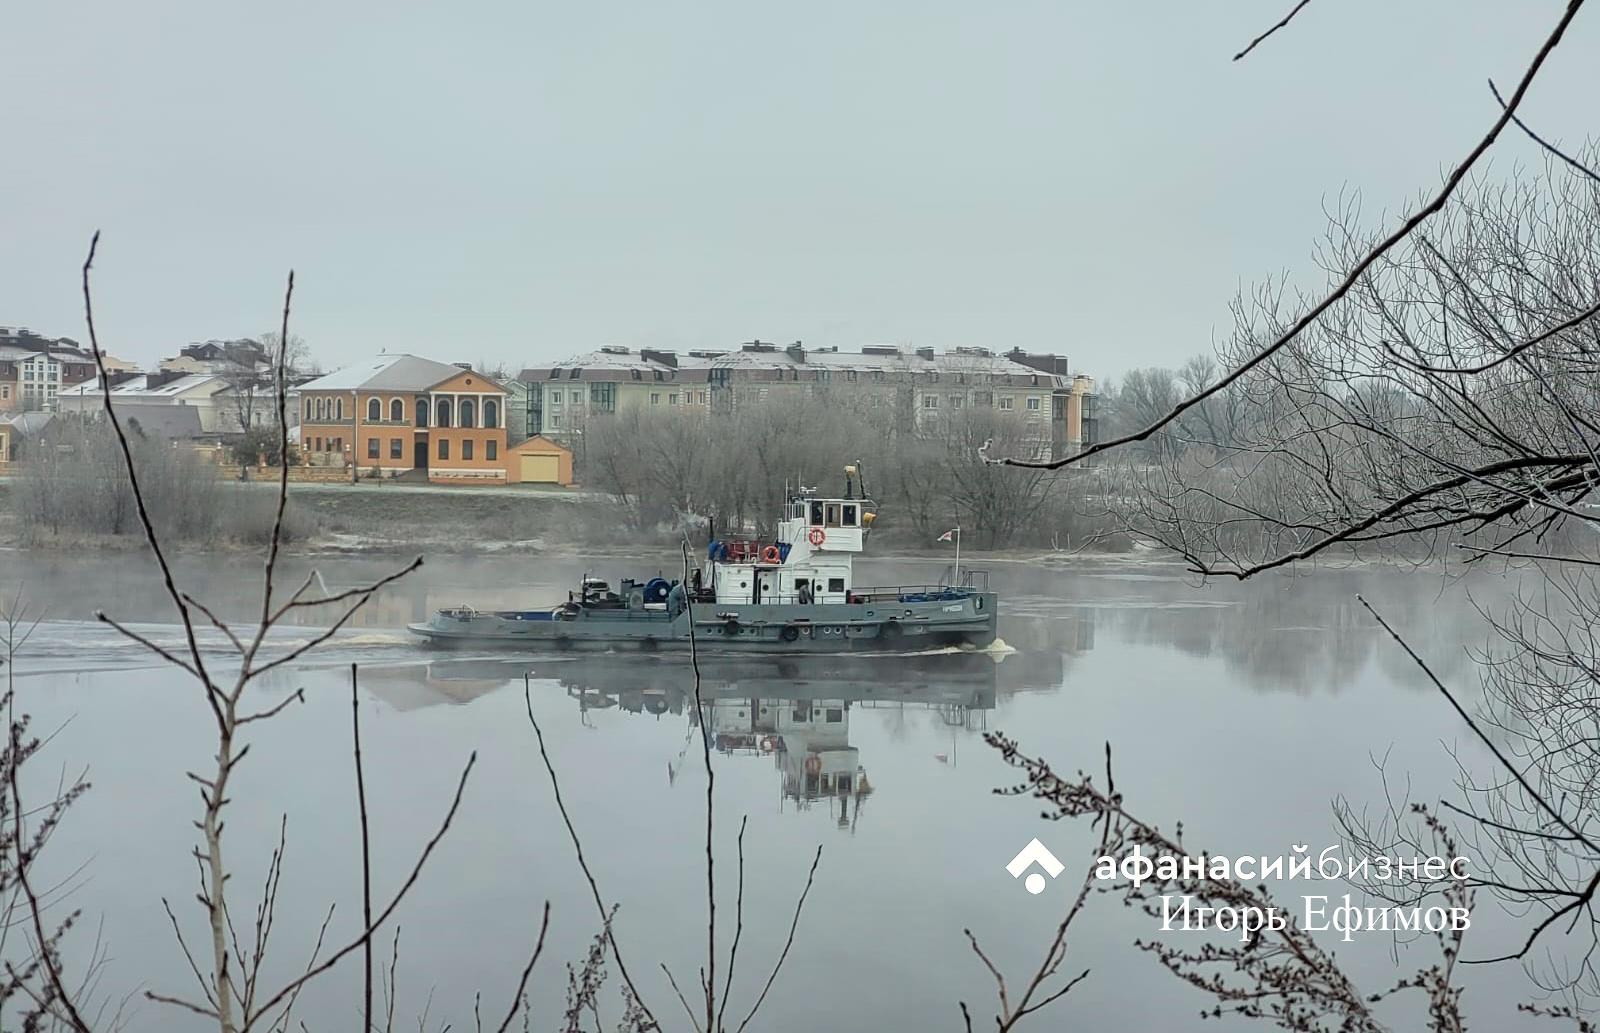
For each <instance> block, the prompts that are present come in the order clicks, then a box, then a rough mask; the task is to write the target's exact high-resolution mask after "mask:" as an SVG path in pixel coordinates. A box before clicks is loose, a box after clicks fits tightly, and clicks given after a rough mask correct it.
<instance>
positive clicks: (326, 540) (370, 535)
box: [0, 482, 1148, 560]
mask: <svg viewBox="0 0 1600 1033" xmlns="http://www.w3.org/2000/svg"><path fill="white" fill-rule="evenodd" d="M219 490H220V491H221V493H222V495H221V499H220V503H221V504H223V505H227V506H229V507H230V510H231V512H233V513H235V514H237V515H236V516H235V517H234V518H233V519H232V520H228V521H223V522H222V523H221V528H220V531H219V533H218V534H216V535H214V536H211V537H208V538H206V539H204V540H191V541H187V542H179V543H175V545H176V547H177V548H179V549H181V550H182V551H185V552H237V551H246V550H251V549H255V548H258V547H259V546H260V545H261V544H263V543H264V541H265V536H266V534H267V532H268V531H269V530H270V526H271V524H270V521H271V514H272V505H271V502H272V492H273V491H275V490H276V485H275V484H271V483H268V482H252V483H249V484H238V483H232V484H225V485H222V486H219ZM13 491H14V489H13V486H12V484H10V483H5V482H0V547H11V548H22V549H39V550H47V551H78V550H105V551H118V550H131V549H141V548H143V547H144V539H143V536H142V535H141V534H140V533H138V527H137V524H136V523H133V522H131V521H130V523H129V525H128V529H127V531H126V532H125V533H122V534H83V533H77V532H75V531H73V530H72V529H70V528H66V527H63V528H59V529H56V530H54V531H51V530H46V529H42V528H39V527H26V526H24V523H23V518H22V517H21V516H20V515H19V513H18V512H17V505H16V502H15V498H14V494H13ZM883 525H884V526H880V527H879V528H878V529H876V530H875V531H874V547H873V550H872V555H873V556H874V557H877V558H887V557H889V556H909V557H926V556H935V555H946V554H949V553H951V548H950V546H949V545H948V544H942V545H941V544H938V543H936V542H934V541H933V540H932V539H933V538H934V537H935V536H933V535H926V534H917V533H915V531H914V529H912V528H910V527H902V526H898V525H897V524H896V523H895V521H893V519H892V515H891V517H890V518H889V519H886V520H884V521H883ZM285 527H286V530H287V541H286V543H285V548H286V549H287V550H288V551H289V552H292V553H311V554H330V553H331V554H350V555H361V554H369V553H370V554H378V555H381V554H389V553H410V554H414V553H417V552H419V551H420V552H424V553H430V554H438V553H446V554H494V553H501V552H508V551H516V552H525V553H528V552H531V553H538V552H563V553H565V552H572V551H574V550H578V551H583V550H591V549H615V548H626V549H628V550H630V551H636V550H640V549H660V550H663V551H667V550H672V551H675V550H676V548H677V546H678V543H679V542H680V541H681V531H679V530H676V529H673V528H668V527H659V528H654V529H651V530H646V531H640V530H638V529H636V528H634V527H632V526H631V524H630V522H629V521H628V520H627V519H626V516H625V515H624V514H622V513H621V511H620V509H619V507H618V506H617V504H616V503H615V502H613V501H612V500H611V499H610V498H609V497H608V496H606V495H604V494H601V493H596V492H583V491H573V490H568V489H550V488H543V487H533V486H528V487H522V486H515V487H508V488H499V489H497V488H482V487H461V488H458V487H439V486H433V485H401V484H385V483H377V484H374V483H364V484H359V485H348V484H323V483H316V482H305V483H294V484H291V485H290V486H289V508H288V511H287V513H286V521H285ZM969 544H970V543H969ZM963 555H964V556H971V557H972V558H973V559H974V560H976V559H978V558H980V557H983V558H985V559H995V560H1006V559H1019V560H1020V559H1027V560H1031V559H1033V558H1036V557H1039V556H1041V555H1043V556H1050V557H1055V558H1066V557H1071V556H1074V555H1093V556H1096V557H1101V558H1105V557H1110V556H1126V557H1129V558H1134V557H1139V558H1148V556H1146V555H1144V550H1135V549H1134V548H1133V545H1132V543H1131V542H1130V541H1129V540H1127V538H1126V537H1125V536H1122V535H1116V536H1113V537H1112V538H1111V539H1108V540H1106V541H1103V542H1097V543H1094V544H1093V546H1092V547H1091V548H1089V549H1086V550H1083V551H1082V552H1075V551H1074V550H1071V549H1061V550H1050V549H1039V548H1018V549H1011V550H1003V551H999V552H995V553H984V552H982V551H981V550H978V549H975V548H964V549H963Z"/></svg>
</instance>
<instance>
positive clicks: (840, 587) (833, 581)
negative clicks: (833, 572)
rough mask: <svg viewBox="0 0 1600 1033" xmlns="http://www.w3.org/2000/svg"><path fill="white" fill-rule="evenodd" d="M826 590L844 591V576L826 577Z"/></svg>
mask: <svg viewBox="0 0 1600 1033" xmlns="http://www.w3.org/2000/svg"><path fill="white" fill-rule="evenodd" d="M828 591H830V592H843V591H844V578H842V577H830V578H829V579H828Z"/></svg>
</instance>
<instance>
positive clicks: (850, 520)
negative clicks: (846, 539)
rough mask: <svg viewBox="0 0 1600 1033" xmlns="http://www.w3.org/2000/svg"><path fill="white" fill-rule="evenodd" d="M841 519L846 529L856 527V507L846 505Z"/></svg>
mask: <svg viewBox="0 0 1600 1033" xmlns="http://www.w3.org/2000/svg"><path fill="white" fill-rule="evenodd" d="M840 519H841V522H842V523H843V524H844V526H846V527H854V526H856V507H855V506H852V505H850V504H848V503H846V504H845V507H844V511H843V513H842V514H841V517H840Z"/></svg>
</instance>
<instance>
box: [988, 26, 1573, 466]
mask: <svg viewBox="0 0 1600 1033" xmlns="http://www.w3.org/2000/svg"><path fill="white" fill-rule="evenodd" d="M1583 4H1584V0H1568V4H1567V9H1566V11H1565V13H1563V14H1562V16H1561V18H1560V20H1559V21H1558V22H1557V23H1556V26H1555V28H1554V29H1553V30H1552V31H1551V32H1550V35H1549V36H1548V37H1546V39H1545V41H1544V43H1543V44H1542V45H1541V46H1540V47H1539V50H1538V52H1537V53H1536V54H1535V55H1534V57H1533V60H1532V62H1531V63H1530V64H1529V65H1528V68H1527V70H1526V71H1525V72H1524V73H1523V75H1522V78H1521V80H1519V81H1518V83H1517V88H1516V90H1515V91H1514V92H1513V93H1512V94H1511V99H1510V100H1509V101H1508V102H1506V104H1505V107H1504V110H1502V111H1501V113H1500V117H1498V118H1497V119H1495V121H1494V123H1493V124H1492V125H1491V126H1490V127H1489V130H1488V132H1486V133H1485V134H1484V135H1483V137H1482V138H1481V139H1480V140H1479V141H1478V142H1477V144H1476V145H1475V146H1473V148H1472V149H1471V150H1470V151H1468V152H1467V155H1466V157H1465V158H1463V159H1462V160H1461V162H1460V163H1459V164H1458V165H1456V167H1455V168H1454V169H1453V170H1452V171H1451V172H1450V175H1449V176H1448V177H1447V178H1446V179H1445V182H1444V185H1443V186H1442V187H1441V188H1440V189H1439V191H1438V192H1437V193H1436V194H1434V196H1433V198H1432V199H1431V200H1430V201H1428V203H1427V204H1425V205H1423V206H1422V207H1421V208H1420V209H1418V210H1417V211H1416V212H1415V213H1414V214H1413V215H1411V216H1410V217H1409V218H1407V219H1406V220H1405V221H1404V222H1403V223H1401V224H1400V226H1399V227H1398V228H1397V229H1396V230H1395V231H1394V232H1393V233H1391V234H1389V236H1387V237H1385V238H1384V239H1383V240H1382V241H1380V242H1379V244H1378V245H1377V246H1376V247H1374V248H1373V249H1372V250H1370V251H1368V252H1367V253H1366V255H1365V256H1363V257H1362V258H1361V259H1360V261H1358V262H1356V264H1355V265H1353V266H1352V267H1351V268H1350V270H1349V272H1347V273H1346V274H1345V276H1344V278H1343V279H1342V280H1340V282H1339V284H1338V285H1337V286H1336V287H1335V288H1334V289H1333V290H1332V291H1331V292H1329V293H1328V294H1327V295H1325V296H1324V297H1323V299H1322V300H1321V301H1319V302H1317V303H1316V304H1315V305H1313V306H1312V307H1311V308H1310V309H1308V310H1307V311H1306V312H1305V314H1304V315H1302V316H1301V317H1300V318H1299V319H1297V320H1295V322H1294V325H1292V326H1291V327H1290V328H1289V329H1288V330H1286V331H1284V333H1283V334H1281V335H1280V336H1279V337H1278V338H1277V339H1276V340H1274V341H1273V342H1272V343H1271V344H1269V345H1267V346H1266V347H1264V348H1262V349H1260V350H1258V351H1257V352H1255V354H1253V355H1252V356H1251V357H1250V358H1249V359H1247V360H1246V361H1245V362H1243V363H1241V364H1240V365H1239V366H1236V367H1235V368H1234V369H1233V370H1232V371H1230V372H1229V373H1228V374H1227V375H1226V376H1223V377H1219V378H1218V379H1217V380H1216V381H1215V382H1214V383H1213V384H1211V385H1210V386H1209V387H1206V388H1205V389H1204V390H1201V391H1197V392H1195V393H1194V394H1192V395H1190V396H1188V397H1187V398H1185V399H1183V400H1182V401H1180V402H1179V403H1177V404H1176V405H1174V406H1173V407H1172V408H1171V409H1170V410H1168V412H1167V413H1166V415H1164V416H1161V417H1159V418H1157V419H1156V420H1155V421H1154V422H1152V423H1150V424H1148V425H1147V426H1145V427H1144V428H1143V429H1141V430H1137V431H1134V432H1132V433H1129V434H1124V435H1122V436H1120V437H1117V438H1113V439H1111V440H1110V441H1102V442H1097V443H1095V444H1093V445H1090V446H1088V447H1087V448H1084V449H1082V450H1080V451H1078V452H1075V453H1073V454H1072V455H1069V456H1064V457H1062V458H1061V459H1054V460H1042V461H1035V460H1028V459H1012V458H1005V459H994V460H990V462H995V463H1003V464H1005V465H1007V466H1022V467H1032V468H1035V469H1045V470H1058V469H1060V468H1062V467H1064V466H1070V465H1072V464H1074V463H1081V462H1083V461H1084V460H1085V459H1088V458H1089V457H1090V456H1093V455H1098V454H1099V453H1101V452H1105V451H1108V450H1110V449H1113V448H1118V447H1120V446H1122V445H1129V444H1133V443H1135V442H1138V441H1145V440H1147V439H1149V438H1150V437H1152V436H1154V435H1155V434H1156V433H1158V432H1159V431H1160V430H1161V429H1162V428H1163V427H1166V426H1167V425H1169V424H1171V423H1172V422H1173V421H1174V420H1176V419H1177V418H1178V417H1180V416H1182V415H1183V414H1184V413H1185V412H1187V411H1188V410H1189V409H1191V408H1193V407H1194V406H1196V405H1199V404H1200V403H1201V402H1203V401H1205V400H1206V399H1207V398H1210V397H1211V396H1213V395H1215V394H1218V393H1219V392H1221V391H1224V390H1226V389H1227V388H1228V387H1229V386H1230V385H1232V384H1233V383H1235V382H1236V381H1238V380H1239V379H1240V378H1241V377H1243V376H1244V375H1245V374H1246V373H1249V372H1250V371H1251V370H1253V369H1255V368H1256V367H1257V366H1259V365H1261V364H1262V363H1264V362H1266V361H1267V360H1268V359H1270V358H1271V357H1272V356H1273V355H1275V354H1277V353H1278V352H1279V351H1280V350H1282V349H1283V348H1284V346H1286V345H1288V344H1289V343H1290V342H1291V341H1294V340H1295V339H1296V338H1298V337H1299V336H1300V334H1301V333H1303V332H1304V331H1305V329H1306V328H1307V327H1309V326H1310V325H1311V324H1312V323H1315V322H1316V321H1317V320H1318V319H1320V318H1321V317H1322V314H1323V313H1324V312H1326V311H1328V309H1330V308H1332V307H1333V306H1334V304H1335V303H1337V302H1338V301H1339V300H1340V299H1341V298H1343V297H1344V296H1345V295H1346V294H1348V293H1350V290H1351V288H1353V287H1354V286H1355V285H1356V283H1357V282H1359V281H1360V279H1361V277H1362V276H1363V275H1364V274H1365V273H1366V271H1367V270H1368V269H1369V268H1370V267H1371V266H1372V265H1373V263H1375V262H1377V260H1378V259H1380V258H1382V257H1383V256H1384V255H1385V254H1387V253H1388V252H1389V251H1390V250H1391V249H1392V248H1394V247H1395V245H1397V244H1399V243H1400V242H1401V241H1402V240H1404V239H1405V238H1406V237H1408V236H1410V235H1411V233H1412V231H1413V230H1415V229H1416V228H1417V227H1418V226H1420V225H1422V223H1424V222H1426V221H1427V220H1428V219H1429V218H1431V217H1432V216H1433V215H1435V214H1437V213H1438V212H1439V211H1440V210H1441V209H1443V208H1444V206H1445V202H1447V201H1448V200H1449V199H1450V197H1451V195H1453V194H1454V193H1455V191H1456V188H1457V187H1458V186H1460V185H1461V183H1462V181H1464V180H1465V179H1466V176H1467V173H1468V172H1470V171H1471V170H1472V167H1473V166H1474V165H1476V164H1477V162H1478V159H1479V158H1481V157H1483V155H1484V153H1485V152H1487V151H1488V150H1489V148H1490V147H1491V146H1492V145H1493V144H1494V142H1495V141H1496V140H1497V139H1499V137H1500V133H1501V132H1502V131H1503V130H1504V129H1505V127H1506V126H1507V125H1509V124H1510V122H1511V119H1512V117H1513V115H1514V114H1515V112H1516V110H1517V108H1518V106H1519V105H1521V103H1522V100H1523V98H1524V97H1525V96H1526V95H1527V93H1528V89H1529V87H1531V86H1532V85H1533V81H1534V79H1535V78H1536V77H1537V76H1538V74H1539V71H1540V69H1542V68H1543V67H1544V63H1545V60H1546V59H1547V58H1548V57H1549V56H1550V53H1551V52H1552V51H1553V50H1555V48H1556V45H1557V44H1558V43H1560V42H1561V37H1562V36H1563V35H1565V33H1566V31H1567V26H1569V25H1570V24H1572V19H1573V18H1574V17H1575V16H1576V15H1577V13H1578V10H1579V8H1581V7H1582V6H1583Z"/></svg>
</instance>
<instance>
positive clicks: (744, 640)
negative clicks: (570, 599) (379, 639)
mask: <svg viewBox="0 0 1600 1033" xmlns="http://www.w3.org/2000/svg"><path fill="white" fill-rule="evenodd" d="M998 605H999V600H998V597H997V596H995V595H994V594H993V593H991V592H972V591H950V592H944V593H926V594H924V593H918V594H916V595H913V596H905V597H900V598H893V599H881V598H880V599H874V600H872V601H869V602H861V603H837V604H827V605H809V606H806V605H798V604H795V605H785V604H778V605H767V604H744V605H739V604H733V605H727V604H721V603H697V604H695V605H694V606H692V607H690V608H689V609H688V610H686V611H684V612H683V613H679V614H677V615H676V616H669V615H668V614H667V613H666V612H665V611H663V610H640V609H616V610H592V609H591V610H583V611H580V612H579V613H577V614H575V615H572V616H571V617H568V618H566V619H561V618H558V617H556V616H555V615H553V614H551V613H547V612H544V611H502V612H498V613H482V612H477V611H471V610H444V611H440V612H439V613H437V614H435V615H434V616H433V618H432V619H430V620H428V621H426V622H424V623H421V624H412V625H410V630H411V631H412V632H413V633H415V634H416V635H419V636H421V637H422V638H423V639H425V640H426V641H427V642H428V643H429V644H431V645H434V646H438V647H444V648H448V647H474V646H495V647H503V648H525V649H541V650H557V651H568V650H570V651H605V650H612V651H628V650H637V651H642V652H656V651H663V652H665V651H688V649H689V647H690V632H691V629H693V639H694V647H695V648H696V650H699V651H705V652H715V653H846V652H918V651H921V650H925V649H935V648H939V647H943V646H950V645H961V646H973V647H982V646H986V645H988V644H990V643H991V642H993V641H994V639H995V632H996V627H997V617H998Z"/></svg>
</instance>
